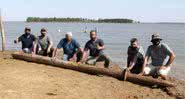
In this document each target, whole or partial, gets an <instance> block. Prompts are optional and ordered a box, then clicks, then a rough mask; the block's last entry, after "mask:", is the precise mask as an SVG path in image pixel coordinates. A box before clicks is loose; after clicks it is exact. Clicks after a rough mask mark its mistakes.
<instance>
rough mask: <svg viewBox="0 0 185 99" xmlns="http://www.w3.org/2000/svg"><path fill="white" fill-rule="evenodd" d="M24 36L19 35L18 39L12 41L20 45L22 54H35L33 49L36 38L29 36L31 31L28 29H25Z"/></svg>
mask: <svg viewBox="0 0 185 99" xmlns="http://www.w3.org/2000/svg"><path fill="white" fill-rule="evenodd" d="M24 32H25V33H24V34H23V35H21V36H20V37H19V38H17V39H16V40H14V43H15V44H17V43H18V42H21V43H22V50H23V52H24V53H29V54H31V53H32V54H35V50H34V48H35V47H36V44H35V41H36V37H35V36H34V35H33V34H31V29H30V28H27V27H26V28H25V30H24Z"/></svg>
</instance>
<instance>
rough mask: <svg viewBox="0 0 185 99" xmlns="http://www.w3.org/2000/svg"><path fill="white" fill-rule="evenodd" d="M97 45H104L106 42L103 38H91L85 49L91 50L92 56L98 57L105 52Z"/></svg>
mask: <svg viewBox="0 0 185 99" xmlns="http://www.w3.org/2000/svg"><path fill="white" fill-rule="evenodd" d="M97 45H99V46H104V42H103V40H102V39H96V40H95V41H92V40H89V41H88V42H87V43H86V44H85V49H88V50H90V56H93V57H97V56H99V55H102V54H103V50H98V49H97Z"/></svg>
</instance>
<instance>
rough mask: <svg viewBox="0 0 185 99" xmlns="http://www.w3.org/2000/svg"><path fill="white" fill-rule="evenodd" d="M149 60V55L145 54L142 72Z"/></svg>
mask: <svg viewBox="0 0 185 99" xmlns="http://www.w3.org/2000/svg"><path fill="white" fill-rule="evenodd" d="M148 60H149V57H148V56H145V58H144V63H143V66H142V71H141V73H142V74H143V73H144V68H145V67H146V65H147V63H148Z"/></svg>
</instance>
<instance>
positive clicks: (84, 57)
mask: <svg viewBox="0 0 185 99" xmlns="http://www.w3.org/2000/svg"><path fill="white" fill-rule="evenodd" d="M87 52H88V49H86V48H84V50H83V55H82V63H83V62H85V61H86V59H87Z"/></svg>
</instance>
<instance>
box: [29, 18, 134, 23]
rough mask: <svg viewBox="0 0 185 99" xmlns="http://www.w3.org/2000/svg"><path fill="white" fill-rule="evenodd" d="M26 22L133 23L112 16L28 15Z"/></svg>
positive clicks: (129, 20) (130, 20)
mask: <svg viewBox="0 0 185 99" xmlns="http://www.w3.org/2000/svg"><path fill="white" fill-rule="evenodd" d="M26 22H94V23H133V22H134V21H133V20H132V19H124V18H113V19H97V20H96V19H88V18H70V17H67V18H56V17H52V18H40V17H28V18H27V19H26Z"/></svg>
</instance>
